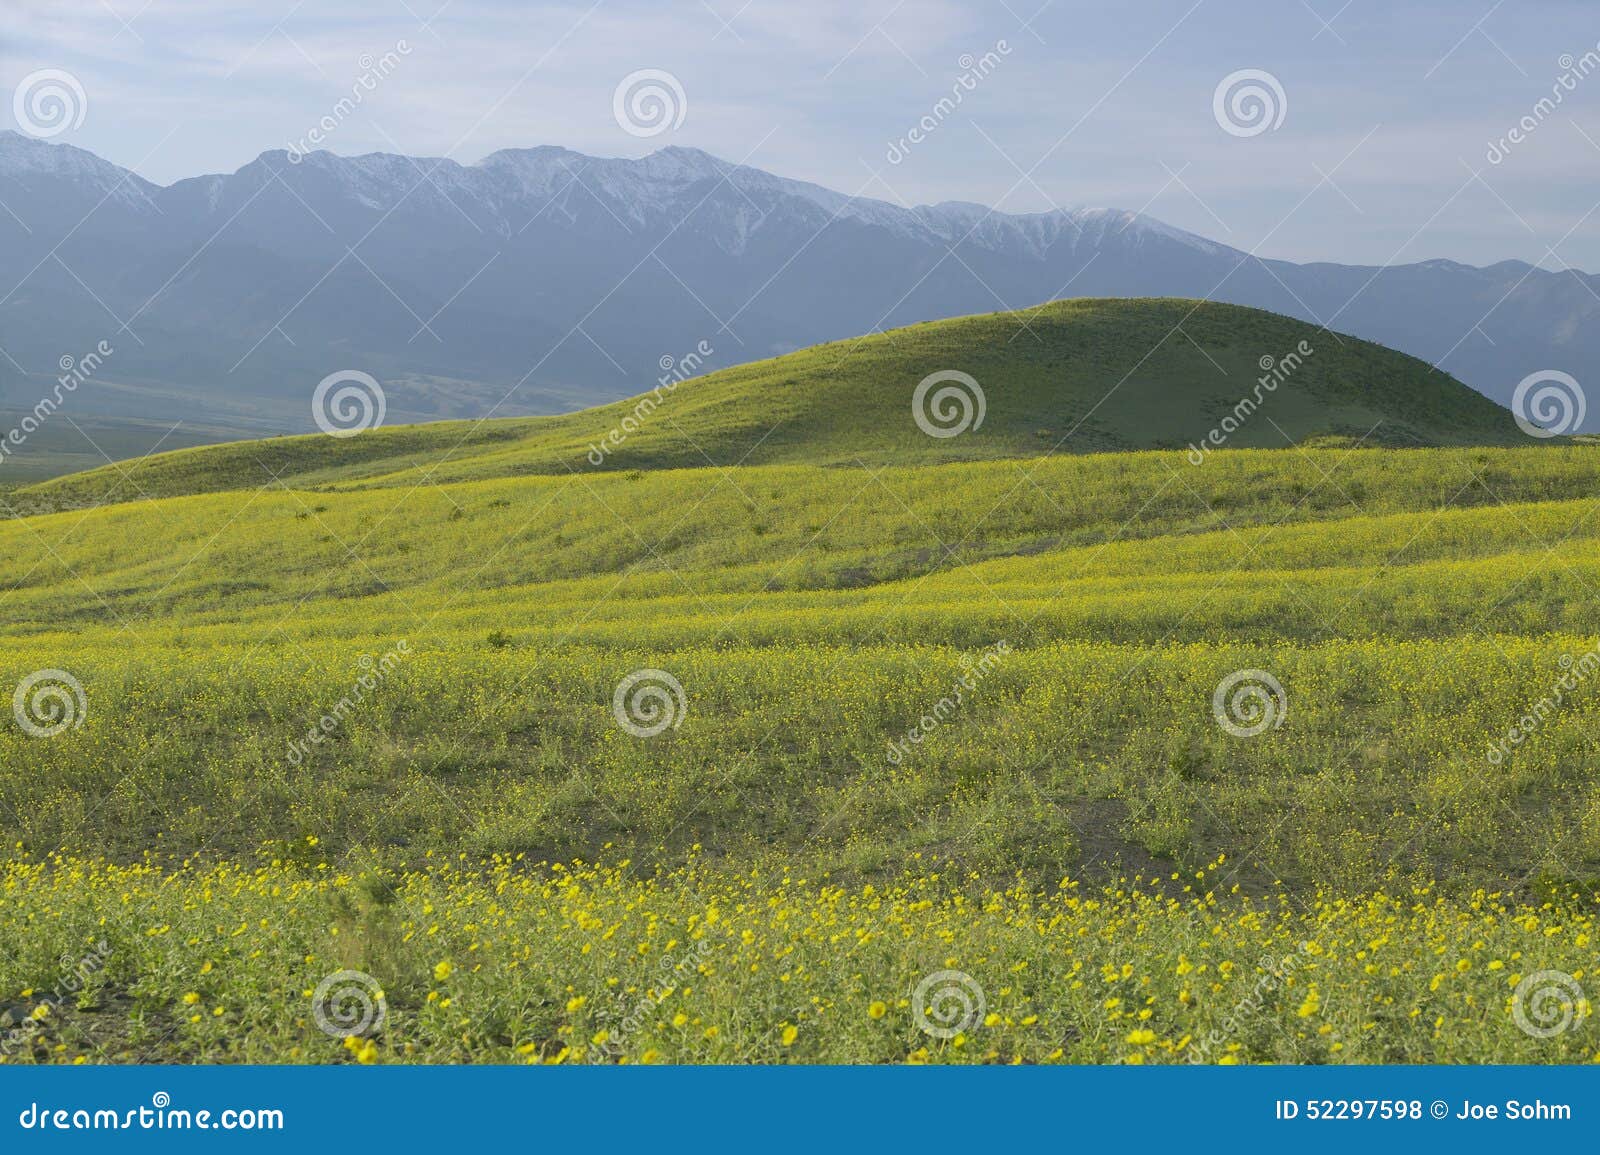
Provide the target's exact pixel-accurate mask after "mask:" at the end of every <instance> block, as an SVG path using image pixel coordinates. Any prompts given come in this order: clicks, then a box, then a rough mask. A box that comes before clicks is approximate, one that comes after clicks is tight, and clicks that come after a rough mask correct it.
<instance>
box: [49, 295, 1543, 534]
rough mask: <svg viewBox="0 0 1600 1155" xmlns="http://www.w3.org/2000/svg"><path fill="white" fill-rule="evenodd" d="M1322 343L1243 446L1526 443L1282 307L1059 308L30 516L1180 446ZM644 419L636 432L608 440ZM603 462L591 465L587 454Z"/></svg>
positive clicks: (202, 468) (235, 451) (1502, 414)
mask: <svg viewBox="0 0 1600 1155" xmlns="http://www.w3.org/2000/svg"><path fill="white" fill-rule="evenodd" d="M1301 342H1305V346H1306V348H1308V349H1310V350H1311V352H1310V353H1309V354H1308V355H1305V356H1303V357H1302V358H1301V363H1300V364H1299V365H1298V367H1297V368H1295V369H1294V370H1293V372H1291V373H1289V374H1288V375H1287V377H1286V378H1285V379H1284V381H1283V383H1282V384H1279V385H1277V386H1276V387H1275V388H1274V389H1272V390H1271V391H1269V392H1265V393H1264V394H1263V396H1264V397H1265V398H1266V400H1267V402H1268V405H1267V408H1266V411H1265V412H1264V413H1262V414H1259V415H1254V416H1251V417H1249V418H1247V419H1246V420H1244V421H1243V422H1242V424H1241V427H1240V428H1239V429H1237V430H1236V431H1235V432H1233V433H1232V434H1231V436H1230V437H1229V438H1228V441H1227V443H1228V445H1230V446H1231V447H1233V448H1251V447H1261V448H1266V447H1271V448H1277V447H1282V446H1284V445H1287V444H1291V443H1301V442H1308V441H1319V440H1320V441H1324V442H1326V441H1329V440H1332V441H1335V442H1347V443H1355V442H1360V443H1363V444H1366V445H1375V446H1381V445H1519V444H1526V442H1527V441H1528V439H1527V438H1526V437H1525V436H1524V435H1523V434H1521V433H1520V432H1519V431H1518V430H1517V428H1516V426H1515V425H1514V424H1513V422H1512V420H1511V417H1510V415H1509V414H1508V413H1507V412H1506V411H1505V410H1504V409H1502V408H1500V407H1499V406H1498V405H1496V404H1494V403H1493V402H1491V401H1489V400H1488V399H1487V398H1485V397H1483V396H1482V395H1480V394H1478V393H1476V392H1474V391H1473V390H1471V389H1469V388H1467V387H1466V386H1465V385H1462V384H1461V383H1460V382H1459V381H1456V380H1455V379H1454V378H1452V377H1450V376H1448V375H1447V374H1444V373H1441V372H1439V371H1438V370H1436V369H1434V368H1432V367H1431V366H1429V365H1428V364H1426V363H1425V362H1422V361H1418V360H1417V359H1416V358H1414V357H1408V356H1406V355H1404V354H1401V353H1396V352H1394V351H1393V350H1390V349H1385V348H1383V347H1381V346H1378V345H1374V344H1371V343H1370V342H1366V341H1360V340H1357V339H1356V338H1354V337H1349V336H1346V335H1343V334H1336V333H1333V332H1330V331H1326V330H1321V329H1317V328H1315V327H1313V326H1310V325H1306V324H1303V323H1301V322H1299V321H1295V320H1292V319H1290V318H1287V317H1280V316H1277V315H1275V314H1272V313H1265V312H1262V311H1260V310H1257V309H1246V308H1242V307H1239V306H1236V305H1221V304H1216V303H1212V302H1199V301H1185V300H1148V301H1120V300H1119V301H1101V300H1075V301H1057V302H1053V303H1051V304H1048V305H1042V306H1039V307H1038V308H1036V309H1030V310H1026V311H1024V312H1020V313H994V314H989V315H986V316H978V317H961V318H957V319H955V320H949V321H935V322H930V323H928V324H923V325H913V326H910V327H909V328H905V329H897V330H895V331H893V332H890V333H883V334H878V335H874V336H869V337H863V338H859V339H856V340H851V341H837V342H833V343H831V344H827V345H819V346H816V347H814V348H811V349H805V350H802V351H800V352H797V353H791V354H788V355H786V356H783V357H777V358H774V359H772V360H769V361H759V362H755V363H753V364H749V365H741V366H737V367H735V368H731V369H725V370H722V371H720V372H717V373H712V374H709V375H707V376H704V377H700V378H692V379H690V380H688V381H686V382H683V383H681V384H678V385H676V386H675V387H673V388H670V389H661V390H659V391H653V392H652V393H647V394H643V395H642V397H643V398H647V399H648V402H649V407H648V408H647V409H646V410H643V411H642V410H641V409H640V400H641V399H640V398H633V399H630V400H627V401H620V402H617V403H615V404H613V405H605V406H600V407H598V408H595V409H587V410H583V411H581V412H579V413H573V414H566V415H563V416H559V417H540V418H524V419H515V420H491V421H487V422H464V421H462V422H439V423H437V424H433V425H424V426H404V427H397V428H386V429H377V430H373V431H369V432H366V433H363V434H361V435H359V436H357V437H352V438H348V439H345V440H341V441H333V440H330V439H329V438H327V437H323V436H311V437H284V438H274V439H270V440H265V441H250V442H240V443H237V444H233V445H225V446H216V447H207V448H203V449H197V450H190V451H185V452H178V453H171V454H161V455H158V456H156V457H153V458H152V459H150V460H148V461H144V462H141V463H139V465H138V466H137V468H135V469H132V470H127V471H120V470H115V469H111V468H106V469H100V470H95V471H91V472H89V473H85V474H80V475H76V476H73V477H67V478H60V479H57V480H54V481H50V482H46V483H43V484H41V485H37V486H34V487H32V488H31V489H29V490H27V491H25V492H24V493H23V494H22V495H21V497H22V500H23V501H24V502H26V503H27V505H28V506H29V507H30V508H55V507H60V506H71V505H78V504H87V503H98V502H103V501H107V500H118V501H128V500H134V499H136V498H138V497H140V496H143V495H149V496H170V495H176V494H184V493H198V492H207V491H214V490H222V489H255V488H258V487H260V486H261V485H263V484H268V483H271V482H272V481H273V479H274V478H279V479H282V480H284V481H285V482H286V483H288V484H292V485H294V486H295V487H298V488H313V487H322V486H330V485H341V484H351V483H355V484H361V485H369V484H382V485H397V486H411V485H417V484H436V483H439V482H446V481H466V480H481V479H490V478H499V477H515V476H523V475H527V474H536V473H553V474H565V473H568V472H572V471H576V472H585V473H592V472H594V471H595V470H596V468H597V467H598V468H599V469H602V470H632V469H648V470H657V469H666V468H697V467H701V466H705V465H707V464H712V463H715V464H719V465H723V466H728V465H733V464H735V463H740V464H749V465H754V464H780V463H801V464H808V465H849V464H851V463H854V462H856V461H862V462H865V463H867V464H870V465H887V464H920V463H933V462H947V461H964V460H984V459H993V458H1006V457H1010V458H1018V457H1023V458H1033V457H1038V456H1039V455H1041V454H1053V453H1065V454H1082V453H1094V452H1105V451H1112V450H1133V449H1154V448H1183V447H1185V446H1188V445H1190V444H1191V443H1195V442H1199V441H1201V440H1202V439H1204V438H1205V437H1206V435H1207V434H1208V433H1209V432H1210V431H1211V430H1212V429H1213V428H1214V427H1217V426H1219V425H1220V423H1221V422H1222V421H1223V419H1224V418H1225V417H1227V416H1228V415H1229V414H1231V413H1232V412H1233V411H1234V409H1235V406H1236V405H1237V404H1238V402H1239V401H1240V400H1241V398H1245V397H1251V396H1252V395H1253V394H1255V393H1257V392H1258V390H1257V382H1258V379H1259V378H1260V377H1261V376H1262V368H1261V360H1262V358H1264V357H1266V358H1272V359H1273V360H1274V361H1281V360H1283V359H1284V358H1285V357H1287V356H1288V355H1290V354H1291V353H1295V351H1296V350H1297V348H1299V346H1300V343H1301ZM941 370H959V371H961V372H964V373H967V374H969V375H971V376H972V377H973V378H974V379H976V381H977V382H978V384H979V386H980V387H981V389H982V390H983V393H984V396H985V401H986V406H985V408H986V413H985V417H984V420H983V423H982V425H981V426H979V427H977V428H975V429H972V430H970V431H969V432H967V433H964V434H962V435H960V436H956V437H949V438H933V437H929V436H927V435H926V434H924V433H923V432H922V431H921V430H920V429H919V428H918V427H917V425H916V424H915V423H914V422H913V420H912V418H911V400H912V395H913V392H914V390H915V389H916V387H917V384H918V382H920V381H921V380H922V379H923V378H925V377H927V376H928V375H929V374H932V373H935V372H938V371H941ZM640 413H645V414H646V415H645V416H644V417H643V419H642V420H641V422H640V426H641V427H640V428H639V429H638V431H637V432H630V433H629V434H628V435H627V436H626V437H625V438H624V439H622V440H621V442H620V444H616V445H614V446H606V444H605V443H606V438H607V435H608V433H610V432H611V431H613V430H623V429H624V428H625V427H624V421H625V420H630V419H631V418H633V417H634V416H635V415H636V414H640ZM595 446H601V447H602V448H603V449H605V452H602V453H596V454H595V457H596V458H597V459H598V466H597V465H596V463H595V462H592V461H591V460H590V453H591V448H592V447H595Z"/></svg>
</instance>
